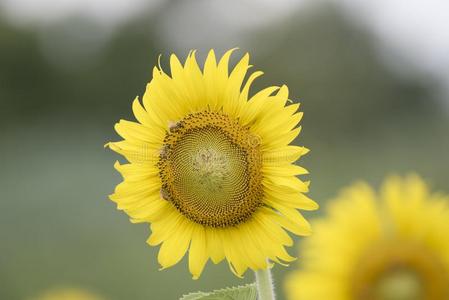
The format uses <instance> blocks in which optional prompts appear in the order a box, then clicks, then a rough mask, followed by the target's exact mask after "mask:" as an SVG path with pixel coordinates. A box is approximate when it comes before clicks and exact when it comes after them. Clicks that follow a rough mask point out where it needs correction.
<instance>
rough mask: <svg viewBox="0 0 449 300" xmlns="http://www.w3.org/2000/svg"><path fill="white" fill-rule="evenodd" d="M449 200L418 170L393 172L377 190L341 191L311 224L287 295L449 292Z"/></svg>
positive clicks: (394, 299) (436, 296)
mask: <svg viewBox="0 0 449 300" xmlns="http://www.w3.org/2000/svg"><path fill="white" fill-rule="evenodd" d="M448 204H449V197H448V196H445V195H442V194H435V193H430V191H429V190H428V187H427V186H426V184H425V183H424V182H423V180H422V179H420V178H419V177H418V176H416V175H410V176H408V177H406V178H404V179H401V178H398V177H391V178H389V179H387V180H386V181H385V183H384V184H383V186H382V189H381V192H380V193H379V194H376V192H375V191H374V190H373V189H372V188H371V187H369V186H368V185H367V184H365V183H358V184H355V185H353V186H351V187H349V188H347V189H345V190H343V191H342V193H341V194H340V195H339V196H338V198H337V199H335V200H334V201H331V202H330V205H329V208H328V216H327V217H326V218H324V219H321V220H318V221H317V222H316V223H313V225H314V235H313V236H312V237H311V238H309V239H308V240H307V241H306V242H305V244H304V247H303V248H302V249H301V253H302V254H303V255H302V256H303V259H302V260H301V263H302V264H303V268H302V269H301V270H300V271H297V272H296V273H293V274H292V275H291V276H290V277H289V278H288V280H287V284H286V286H287V292H288V295H289V299H295V300H296V299H300V300H312V299H313V300H328V299H332V300H352V299H357V300H359V299H360V300H361V299H363V300H418V299H419V300H422V299H425V300H443V299H449V207H448Z"/></svg>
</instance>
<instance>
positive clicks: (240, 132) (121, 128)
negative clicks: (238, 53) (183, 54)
mask: <svg viewBox="0 0 449 300" xmlns="http://www.w3.org/2000/svg"><path fill="white" fill-rule="evenodd" d="M231 53H232V50H231V51H228V52H226V53H225V54H224V56H223V57H222V58H221V60H220V61H219V62H218V63H217V61H216V58H215V53H214V51H210V52H209V54H208V56H207V59H206V61H205V64H204V68H203V69H201V68H200V67H199V65H198V63H197V61H196V58H195V52H192V53H190V54H189V56H188V57H187V59H186V61H185V63H184V64H181V62H180V61H179V60H178V58H177V57H176V56H175V55H172V56H171V58H170V68H171V75H168V74H167V73H165V72H164V71H163V70H162V68H160V67H159V68H157V67H155V68H154V70H153V78H152V80H151V82H150V83H149V84H148V85H147V89H146V92H145V94H144V96H143V105H142V103H141V102H140V101H139V100H138V99H136V100H134V103H133V111H134V114H135V117H136V119H137V121H138V122H130V121H124V120H121V121H120V122H119V123H117V124H116V126H115V129H116V131H117V132H118V133H119V134H120V135H121V136H122V137H123V139H124V140H122V141H119V142H114V143H109V144H108V146H109V147H110V148H111V149H112V150H114V151H116V152H118V153H120V154H122V155H123V156H124V157H125V158H126V159H127V160H128V163H126V164H120V163H118V162H117V163H116V165H115V167H116V169H117V170H118V171H119V172H120V173H121V174H122V175H123V178H124V181H123V182H122V183H120V184H119V185H118V186H117V187H116V189H115V192H114V194H112V195H111V196H110V198H111V200H113V201H115V202H116V203H117V206H118V208H119V209H121V210H124V211H125V212H126V213H127V214H128V215H129V216H130V217H131V221H132V222H148V223H150V224H151V231H152V233H151V236H150V238H149V239H148V243H149V244H150V245H152V246H156V245H160V250H159V255H158V261H159V263H160V264H161V266H162V268H168V267H170V266H173V265H175V264H176V263H178V262H179V261H180V260H181V259H182V257H183V256H184V255H185V253H186V252H187V251H188V253H189V269H190V272H191V273H192V275H193V276H194V278H198V277H199V276H200V274H201V272H202V270H203V268H204V266H205V264H206V262H207V261H208V259H209V258H210V259H211V260H212V262H214V263H218V262H220V261H222V260H223V259H226V260H227V261H228V263H229V266H230V268H231V270H232V271H233V272H234V273H235V274H237V275H238V276H240V275H242V274H243V273H244V272H245V271H246V270H247V269H248V268H251V269H254V270H256V269H261V268H267V266H268V262H267V260H270V261H273V262H278V263H281V262H289V261H292V260H293V257H291V256H290V255H289V254H288V253H287V252H286V251H285V248H284V247H285V246H291V245H292V243H293V242H292V239H291V237H290V236H289V235H288V234H287V233H286V231H285V230H284V229H286V230H288V231H291V232H293V233H295V234H297V235H307V234H309V233H310V228H309V224H308V223H307V221H306V220H305V219H304V218H303V217H302V215H301V214H300V213H299V212H298V210H297V209H305V210H311V209H316V208H317V205H316V203H315V202H313V201H312V200H310V199H309V198H307V197H306V196H305V195H304V194H303V193H305V192H307V191H308V182H303V181H301V180H300V179H298V178H297V177H296V175H302V174H306V173H307V171H306V170H305V169H304V168H302V167H300V166H298V165H295V164H294V162H295V161H296V160H297V159H299V157H301V156H302V155H304V154H306V153H307V151H308V150H307V149H306V148H304V147H299V146H292V145H289V144H290V143H291V142H292V141H293V140H294V139H295V138H296V137H297V136H298V134H299V132H300V129H301V128H300V127H297V126H298V123H299V121H300V120H301V117H302V113H301V112H298V108H299V104H293V103H292V102H291V101H290V100H288V89H287V87H286V86H282V87H268V88H266V89H263V90H261V91H260V92H258V93H256V94H255V95H253V96H252V97H249V89H250V86H251V84H252V82H253V81H254V80H255V79H256V78H257V77H259V76H260V75H262V72H254V73H252V74H251V75H249V76H248V78H247V79H246V81H245V78H246V75H247V70H248V68H249V67H250V65H249V55H248V54H246V55H245V56H244V57H243V58H242V59H241V60H240V61H239V62H238V63H237V65H236V66H235V68H234V69H233V70H232V71H231V72H228V63H229V58H230V56H231Z"/></svg>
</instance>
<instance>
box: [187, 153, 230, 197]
mask: <svg viewBox="0 0 449 300" xmlns="http://www.w3.org/2000/svg"><path fill="white" fill-rule="evenodd" d="M192 165H193V172H194V173H196V177H197V178H196V179H197V180H198V183H199V184H200V185H202V186H203V187H204V189H207V190H209V191H211V192H219V191H220V190H221V189H222V188H223V184H224V183H225V181H226V178H227V177H228V176H230V175H231V174H230V164H229V160H228V158H227V157H226V155H225V154H224V153H220V151H217V150H216V149H213V148H203V149H200V150H199V151H198V152H197V154H196V155H194V157H193V161H192Z"/></svg>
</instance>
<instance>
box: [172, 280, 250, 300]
mask: <svg viewBox="0 0 449 300" xmlns="http://www.w3.org/2000/svg"><path fill="white" fill-rule="evenodd" d="M256 299H257V289H256V285H255V284H254V283H251V284H247V285H244V286H237V287H231V288H225V289H221V290H215V291H213V292H208V293H205V292H196V293H190V294H188V295H184V296H183V297H182V298H181V299H180V300H256Z"/></svg>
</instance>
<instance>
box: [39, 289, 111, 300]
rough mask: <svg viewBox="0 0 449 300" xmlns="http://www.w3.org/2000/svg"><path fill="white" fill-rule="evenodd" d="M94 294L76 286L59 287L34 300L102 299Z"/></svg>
mask: <svg viewBox="0 0 449 300" xmlns="http://www.w3.org/2000/svg"><path fill="white" fill-rule="evenodd" d="M102 299H103V298H100V297H98V296H96V295H94V294H91V293H90V292H87V291H85V290H81V289H76V288H59V289H53V290H49V291H47V292H45V293H43V294H42V295H40V296H39V297H37V298H32V300H102Z"/></svg>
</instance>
